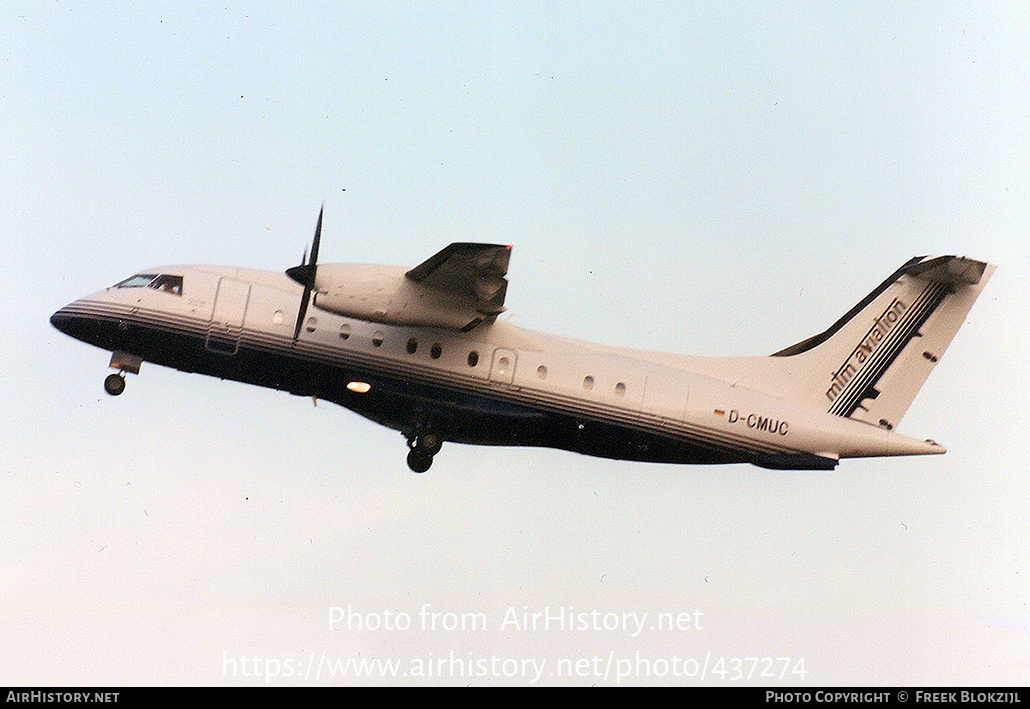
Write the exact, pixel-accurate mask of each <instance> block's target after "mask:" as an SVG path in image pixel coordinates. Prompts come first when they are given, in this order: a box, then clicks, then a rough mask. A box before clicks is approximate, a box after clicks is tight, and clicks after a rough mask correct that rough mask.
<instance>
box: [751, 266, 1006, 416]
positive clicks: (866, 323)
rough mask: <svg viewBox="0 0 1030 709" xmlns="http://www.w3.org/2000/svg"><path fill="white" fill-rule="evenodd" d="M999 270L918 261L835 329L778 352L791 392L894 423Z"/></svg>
mask: <svg viewBox="0 0 1030 709" xmlns="http://www.w3.org/2000/svg"><path fill="white" fill-rule="evenodd" d="M994 268H995V267H994V266H993V265H990V264H987V263H983V262H981V261H974V260H971V259H967V258H963V257H957V256H939V257H936V258H926V257H920V258H914V259H912V260H911V261H909V262H908V263H906V264H905V265H904V266H902V267H901V268H899V269H898V270H897V271H895V272H894V273H893V274H892V275H891V276H890V277H889V278H888V279H887V280H886V281H884V282H883V283H881V284H880V286H879V287H877V288H876V289H875V290H874V291H873V292H872V293H870V294H869V295H868V296H866V297H865V298H864V299H863V300H862V301H861V302H860V303H858V305H856V306H855V307H854V308H852V309H851V310H850V311H848V313H846V314H845V315H844V317H842V318H841V319H840V320H838V321H837V322H835V323H834V324H833V325H832V326H831V327H830V328H829V329H828V330H826V331H825V332H823V333H820V334H819V335H816V336H815V337H811V338H809V339H807V340H804V341H802V342H799V343H797V344H796V345H793V346H791V347H788V348H786V349H784V350H781V351H779V352H777V353H775V354H774V355H773V358H783V360H780V363H781V364H782V368H781V367H780V366H777V367H775V368H776V369H779V370H780V372H781V373H782V374H784V375H787V377H788V378H789V380H790V383H789V387H790V388H789V393H788V392H787V391H785V392H784V394H786V395H788V396H790V397H791V398H794V399H801V400H803V401H805V402H806V403H810V404H813V405H816V406H819V407H820V408H824V409H825V410H828V411H829V412H830V413H833V414H837V415H838V416H845V417H849V418H853V419H857V420H860V421H865V422H867V423H871V424H874V425H879V426H882V427H884V428H887V429H892V428H894V427H895V426H896V425H897V424H898V422H899V421H900V420H901V417H902V416H904V414H905V412H906V411H908V408H909V406H910V405H911V404H912V400H913V399H914V398H915V396H916V394H917V393H918V392H919V389H920V388H921V387H922V386H923V384H924V383H925V382H926V379H927V377H928V376H929V375H930V372H931V371H932V370H933V368H934V365H936V364H937V361H938V360H939V359H940V358H941V355H943V354H944V351H945V349H947V347H948V345H949V344H950V343H951V340H952V339H953V338H954V337H955V333H956V332H958V329H959V327H961V325H962V323H963V321H964V320H965V317H966V315H967V314H968V313H969V309H970V308H971V307H972V306H973V303H974V301H976V298H977V296H979V295H980V291H981V290H983V287H984V286H985V285H986V284H987V281H988V279H989V278H990V277H991V274H992V273H993V272H994ZM767 361H768V360H767ZM773 361H776V360H773ZM773 361H768V362H769V364H770V365H771V364H772V363H773Z"/></svg>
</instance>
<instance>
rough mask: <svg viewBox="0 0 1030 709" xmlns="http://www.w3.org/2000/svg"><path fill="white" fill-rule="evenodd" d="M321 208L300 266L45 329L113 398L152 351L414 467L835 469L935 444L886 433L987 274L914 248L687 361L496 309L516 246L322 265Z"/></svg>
mask: <svg viewBox="0 0 1030 709" xmlns="http://www.w3.org/2000/svg"><path fill="white" fill-rule="evenodd" d="M323 212H324V208H323V211H320V212H319V216H318V222H317V225H316V227H315V236H314V240H313V241H312V245H311V252H310V258H309V257H308V252H307V250H306V249H305V253H304V257H303V259H302V260H301V263H300V264H299V265H298V266H294V267H292V268H289V269H288V270H287V271H286V272H285V273H279V272H269V271H258V270H252V269H246V268H236V267H216V266H202V265H192V266H165V267H159V268H148V269H145V270H143V271H140V272H139V273H137V274H135V275H133V276H131V277H129V278H127V279H125V280H123V281H120V282H118V283H116V284H115V285H113V286H111V287H109V288H105V289H103V290H101V291H98V292H96V293H93V294H92V295H89V296H86V297H84V298H80V299H79V300H76V301H74V302H72V303H70V304H68V305H66V306H65V307H63V308H61V309H59V310H58V311H57V312H55V313H54V314H53V316H52V317H51V318H50V322H51V323H52V324H53V325H54V326H55V327H56V328H57V329H58V330H60V331H62V332H64V333H66V334H68V335H70V336H72V337H74V338H77V339H79V340H82V341H84V342H87V343H89V344H92V345H95V346H97V347H100V348H102V349H105V350H110V351H111V352H112V355H111V361H110V367H111V368H113V369H115V370H117V371H116V372H115V373H112V374H110V375H109V376H108V377H107V379H106V380H105V382H104V388H105V390H106V391H107V393H109V394H111V395H115V396H117V395H119V394H121V393H122V392H123V390H124V389H125V374H126V373H132V374H138V373H139V371H140V366H141V364H142V363H143V362H144V361H146V362H151V363H154V364H158V365H162V366H166V367H173V368H175V369H178V370H181V371H184V372H191V373H192V372H198V373H201V374H206V375H211V376H215V377H220V378H222V379H228V380H234V381H238V382H244V383H248V384H254V385H258V386H263V387H269V388H272V389H277V390H283V391H287V392H290V393H292V394H296V395H300V396H307V397H314V398H315V400H316V401H317V400H318V399H322V400H325V401H331V402H334V403H336V404H339V405H340V406H343V407H345V408H347V409H350V410H352V411H354V412H356V413H358V414H360V415H362V416H364V417H366V418H368V419H370V420H372V421H375V422H377V423H379V424H382V425H384V426H387V427H389V428H392V429H395V430H397V431H400V432H401V433H402V434H403V436H404V438H405V439H406V440H407V443H408V453H407V464H408V467H409V468H411V470H413V471H414V472H417V473H422V472H425V471H426V470H428V469H429V467H430V466H431V465H432V463H433V459H434V456H436V455H437V454H438V453H439V452H440V449H441V446H442V445H443V443H444V442H451V443H463V444H478V445H494V446H538V447H547V448H556V449H563V450H568V451H575V452H578V453H582V454H585V455H588V456H598V457H603V458H610V459H617V460H628V461H640V462H658V463H697V464H714V463H750V464H753V465H757V466H760V467H764V468H770V469H779V470H832V469H834V468H835V467H836V466H837V464H838V462H839V461H840V460H841V459H844V458H862V457H873V456H899V455H926V454H940V453H944V452H945V448H944V447H943V446H941V445H940V444H938V443H936V442H934V441H932V440H929V439H927V440H918V439H915V438H910V437H908V436H905V435H902V434H900V433H898V432H897V431H895V428H896V426H897V425H898V423H899V422H900V421H901V419H902V416H903V415H904V414H905V412H906V411H907V410H908V408H909V406H910V404H911V403H912V401H913V399H914V398H915V396H916V394H917V393H918V391H919V390H920V388H921V387H922V385H923V384H924V382H925V381H926V379H927V377H928V376H929V374H930V372H931V371H932V370H933V369H934V367H935V366H936V364H937V363H938V362H939V360H940V358H941V356H942V355H943V354H944V351H945V349H946V348H947V347H948V345H949V343H950V342H951V341H952V339H953V338H954V336H955V334H956V332H957V331H958V329H959V327H960V326H961V325H962V323H963V321H964V319H965V317H966V315H967V313H968V312H969V310H970V308H971V307H972V305H973V303H974V301H975V300H976V298H977V296H978V295H979V294H980V291H981V290H982V289H983V288H984V286H985V285H986V283H987V281H988V280H989V279H990V277H991V275H992V274H993V272H994V269H995V266H994V265H992V264H988V263H984V262H981V261H976V260H973V259H970V258H966V257H958V256H939V257H916V258H913V259H911V260H909V261H908V262H906V263H905V264H903V265H902V266H901V267H900V268H899V269H897V270H896V271H895V272H894V273H892V274H891V275H890V276H889V277H888V278H887V279H886V280H884V281H883V282H882V283H881V284H880V285H879V286H877V287H876V288H875V289H873V291H872V292H871V293H869V295H867V296H866V297H865V298H863V299H862V300H861V301H859V302H858V304H857V305H855V306H854V307H853V308H851V309H850V310H849V311H847V312H846V313H845V314H844V315H843V316H842V317H841V318H840V319H838V320H837V321H836V322H835V323H833V324H832V325H831V326H830V327H829V328H827V329H826V330H824V331H823V332H821V333H819V334H817V335H814V336H813V337H810V338H808V339H806V340H803V341H802V342H799V343H797V344H795V345H792V346H790V347H787V348H785V349H782V350H779V351H778V352H775V353H773V354H772V355H770V356H751V357H696V356H686V355H680V354H671V353H661V352H651V351H641V350H633V349H626V348H619V347H608V346H604V345H598V344H591V343H587V342H580V341H576V340H572V339H567V338H564V337H558V336H554V335H549V334H543V333H540V332H534V331H531V330H527V329H523V328H520V327H517V326H514V325H512V324H511V323H510V322H505V321H504V320H503V319H498V315H499V314H501V313H502V312H504V310H505V307H504V300H505V295H506V292H507V286H508V280H507V277H506V276H507V272H508V263H509V258H510V255H511V248H512V247H511V246H507V245H500V244H481V243H452V244H450V245H449V246H447V247H445V248H444V249H442V250H441V251H439V252H438V253H436V254H435V255H433V256H431V257H430V258H429V259H427V260H426V261H424V262H422V263H421V264H419V265H417V266H415V267H414V268H406V267H401V266H382V265H357V264H339V263H327V264H320V263H318V251H319V242H320V239H321V232H322V217H323Z"/></svg>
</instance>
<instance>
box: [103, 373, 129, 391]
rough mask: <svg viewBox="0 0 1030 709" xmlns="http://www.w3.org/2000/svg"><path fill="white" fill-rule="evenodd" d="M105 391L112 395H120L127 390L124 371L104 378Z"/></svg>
mask: <svg viewBox="0 0 1030 709" xmlns="http://www.w3.org/2000/svg"><path fill="white" fill-rule="evenodd" d="M104 391H106V392H107V393H108V394H110V395H111V396H118V395H119V394H121V393H122V392H123V391H125V375H124V374H122V373H120V372H119V373H117V374H108V375H107V379H105V380H104Z"/></svg>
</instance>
